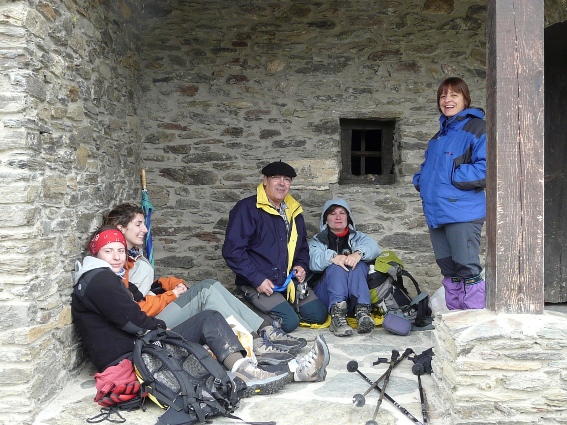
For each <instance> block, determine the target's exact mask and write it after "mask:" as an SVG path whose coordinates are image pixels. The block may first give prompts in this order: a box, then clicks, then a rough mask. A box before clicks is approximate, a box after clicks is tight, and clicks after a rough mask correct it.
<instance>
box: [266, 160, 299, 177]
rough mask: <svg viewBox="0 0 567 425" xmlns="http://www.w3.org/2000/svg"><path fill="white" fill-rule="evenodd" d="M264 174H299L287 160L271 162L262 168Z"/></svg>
mask: <svg viewBox="0 0 567 425" xmlns="http://www.w3.org/2000/svg"><path fill="white" fill-rule="evenodd" d="M262 174H263V175H265V176H268V177H270V176H286V177H295V176H297V174H296V173H295V170H294V169H293V167H292V166H291V165H289V164H286V163H285V162H282V161H278V162H271V163H269V164H268V165H266V166H265V167H264V168H262Z"/></svg>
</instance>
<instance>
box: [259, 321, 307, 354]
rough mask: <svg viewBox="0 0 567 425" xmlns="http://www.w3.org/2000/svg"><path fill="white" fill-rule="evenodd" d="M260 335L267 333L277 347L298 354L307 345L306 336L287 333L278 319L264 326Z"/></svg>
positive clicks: (267, 336) (269, 339)
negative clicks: (296, 336) (299, 336)
mask: <svg viewBox="0 0 567 425" xmlns="http://www.w3.org/2000/svg"><path fill="white" fill-rule="evenodd" d="M260 335H262V336H264V335H265V336H266V338H267V339H268V341H270V342H271V343H272V344H273V345H275V346H276V348H279V349H280V350H283V351H287V352H289V353H290V354H296V353H297V352H298V351H299V350H301V349H302V348H303V347H305V346H306V345H307V340H305V338H295V337H293V336H291V335H289V334H287V333H285V332H284V331H283V329H282V328H281V327H280V322H278V321H277V320H274V321H273V323H272V325H269V326H264V327H263V328H262V329H261V330H260Z"/></svg>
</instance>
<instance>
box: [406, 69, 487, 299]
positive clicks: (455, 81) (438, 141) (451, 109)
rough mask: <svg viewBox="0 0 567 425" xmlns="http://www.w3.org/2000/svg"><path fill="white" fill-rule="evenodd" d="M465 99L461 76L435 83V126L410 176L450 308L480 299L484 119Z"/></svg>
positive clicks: (468, 98)
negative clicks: (415, 169) (416, 192)
mask: <svg viewBox="0 0 567 425" xmlns="http://www.w3.org/2000/svg"><path fill="white" fill-rule="evenodd" d="M470 104H471V96H470V92H469V88H468V87H467V84H466V83H465V82H464V81H463V80H462V79H460V78H457V77H451V78H447V79H446V80H444V81H443V82H442V83H441V85H440V86H439V88H438V89H437V107H438V108H439V111H440V112H441V117H440V118H439V122H440V129H439V131H438V132H437V134H436V135H435V136H433V138H432V139H431V140H430V141H429V144H428V146H427V150H426V151H425V161H423V163H422V164H421V169H420V171H419V172H417V173H416V174H415V175H414V177H413V184H414V186H415V188H416V189H417V190H418V191H419V192H420V196H421V200H422V203H423V212H424V214H425V219H426V221H427V225H428V227H429V235H430V237H431V244H432V245H433V252H434V254H435V260H436V262H437V265H438V266H439V268H440V269H441V273H442V274H443V286H444V287H445V302H446V304H447V308H448V309H450V310H459V309H480V308H484V303H485V282H484V279H483V277H482V274H481V272H482V266H481V264H480V257H479V248H480V234H481V230H482V225H483V224H484V220H485V218H486V197H485V193H484V189H485V187H486V121H484V111H483V110H482V109H477V108H471V107H470Z"/></svg>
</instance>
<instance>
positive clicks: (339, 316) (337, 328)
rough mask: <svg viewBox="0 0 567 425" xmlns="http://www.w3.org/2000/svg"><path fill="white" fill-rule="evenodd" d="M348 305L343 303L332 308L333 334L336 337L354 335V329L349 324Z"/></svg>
mask: <svg viewBox="0 0 567 425" xmlns="http://www.w3.org/2000/svg"><path fill="white" fill-rule="evenodd" d="M346 316H347V303H346V301H341V302H340V303H336V304H335V305H334V306H332V307H331V327H330V329H331V332H333V333H334V334H335V335H336V336H350V335H352V328H351V327H350V325H349V324H348V322H347V318H346Z"/></svg>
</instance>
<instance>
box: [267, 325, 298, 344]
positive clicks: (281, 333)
mask: <svg viewBox="0 0 567 425" xmlns="http://www.w3.org/2000/svg"><path fill="white" fill-rule="evenodd" d="M273 329H274V330H273V331H272V333H274V334H275V336H277V337H283V338H284V339H287V340H291V341H296V340H297V338H295V337H293V336H291V335H288V334H287V333H285V332H284V331H283V330H282V329H279V328H273ZM270 342H271V341H270Z"/></svg>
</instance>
